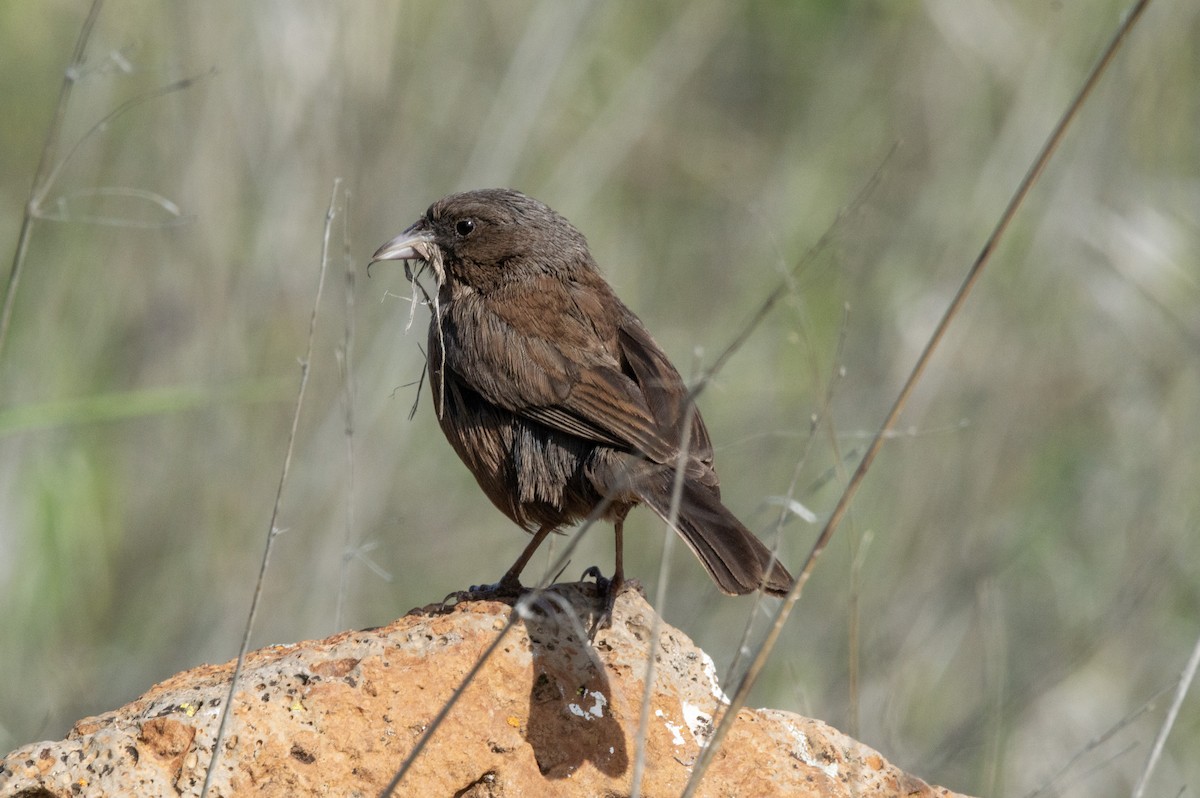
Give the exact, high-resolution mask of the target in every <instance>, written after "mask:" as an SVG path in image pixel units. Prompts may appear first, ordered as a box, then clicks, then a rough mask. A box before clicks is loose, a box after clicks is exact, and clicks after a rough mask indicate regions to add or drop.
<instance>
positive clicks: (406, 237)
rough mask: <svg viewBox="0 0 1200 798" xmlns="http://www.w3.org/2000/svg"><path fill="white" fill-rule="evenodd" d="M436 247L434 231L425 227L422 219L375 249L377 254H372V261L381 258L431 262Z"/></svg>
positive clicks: (374, 261)
mask: <svg viewBox="0 0 1200 798" xmlns="http://www.w3.org/2000/svg"><path fill="white" fill-rule="evenodd" d="M434 249H435V245H434V243H433V233H432V232H431V231H429V230H427V229H426V228H425V223H424V221H423V220H422V221H420V222H417V223H416V224H414V225H413V226H412V227H410V228H408V229H407V230H405V231H404V232H403V233H401V234H400V235H398V236H396V237H395V238H393V239H392V240H391V241H389V242H387V243H386V244H384V245H383V246H382V247H380V248H379V249H377V250H375V254H374V255H372V256H371V263H376V262H378V261H381V260H423V261H425V262H429V261H432V260H433V259H434V252H433V251H434Z"/></svg>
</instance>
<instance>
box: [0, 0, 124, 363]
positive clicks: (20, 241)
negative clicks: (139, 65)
mask: <svg viewBox="0 0 1200 798" xmlns="http://www.w3.org/2000/svg"><path fill="white" fill-rule="evenodd" d="M103 5H104V0H92V7H91V8H90V9H88V15H87V17H85V18H84V20H83V27H81V28H80V29H79V38H78V39H77V40H76V41H75V51H74V52H73V53H71V62H70V63H69V64H67V68H66V69H65V70H64V71H63V82H62V87H61V88H60V89H59V90H58V104H57V105H56V106H55V108H54V117H53V118H52V119H51V120H50V126H49V127H48V128H46V142H45V143H44V144H43V145H42V155H41V158H40V160H39V161H38V168H37V171H36V172H35V173H34V177H33V185H32V186H31V187H30V189H29V199H28V200H26V202H25V213H24V215H23V216H22V217H21V231H20V232H19V233H18V234H17V248H16V250H15V251H14V252H13V262H12V267H11V268H10V269H9V271H8V284H7V285H6V286H5V287H4V304H3V306H2V307H0V354H2V353H3V352H4V342H5V341H6V340H7V339H8V323H9V321H10V320H11V318H12V309H13V304H14V302H15V301H16V297H17V285H18V284H19V283H20V282H21V272H22V271H23V270H24V268H25V254H26V253H27V252H28V251H29V238H30V235H31V234H32V233H33V219H34V217H35V216H36V215H37V214H36V210H37V205H38V201H39V198H40V197H41V194H42V191H43V187H44V186H46V185H48V184H49V182H50V181H49V178H50V173H51V171H52V170H51V164H52V163H53V162H54V158H55V156H56V155H57V154H58V139H59V137H60V136H61V135H62V127H63V119H65V118H66V115H67V103H68V102H69V101H70V99H71V89H73V88H74V87H75V81H76V80H77V79H78V78H79V74H80V72H81V71H82V69H83V57H84V54H85V53H86V52H87V43H88V40H89V39H90V38H91V37H92V29H93V28H94V27H95V26H96V20H97V19H98V18H99V17H100V8H101V7H102V6H103Z"/></svg>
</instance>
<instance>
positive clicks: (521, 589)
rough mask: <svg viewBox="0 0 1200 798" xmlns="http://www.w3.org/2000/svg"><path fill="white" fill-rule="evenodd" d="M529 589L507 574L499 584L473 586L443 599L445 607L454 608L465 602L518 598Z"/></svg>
mask: <svg viewBox="0 0 1200 798" xmlns="http://www.w3.org/2000/svg"><path fill="white" fill-rule="evenodd" d="M528 590H529V588H527V587H525V586H524V585H522V584H521V580H519V579H517V578H516V577H510V576H509V575H508V574H505V575H504V577H503V578H502V579H501V580H500V581H499V582H493V583H492V584H490V585H471V586H470V587H468V588H467V589H466V590H456V591H454V592H453V593H451V594H450V595H448V596H446V598H444V599H442V604H443V606H453V605H455V604H461V603H462V602H464V601H497V600H503V599H510V598H517V597H518V596H520V595H521V594H522V593H526V592H528Z"/></svg>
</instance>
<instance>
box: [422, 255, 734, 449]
mask: <svg viewBox="0 0 1200 798" xmlns="http://www.w3.org/2000/svg"><path fill="white" fill-rule="evenodd" d="M606 302H617V300H616V298H615V297H614V296H612V294H611V292H607V291H605V290H604V289H601V288H596V287H594V286H580V285H578V284H573V285H567V284H564V283H563V282H562V281H561V280H558V279H552V278H549V277H547V278H545V279H542V280H539V281H538V285H537V288H536V290H529V288H528V286H526V288H525V290H523V291H522V301H521V302H520V303H519V307H520V313H521V318H520V324H519V325H518V324H516V323H515V322H516V321H517V320H516V319H514V318H513V313H514V312H515V310H514V308H516V307H518V305H517V304H515V303H512V302H504V301H501V300H498V299H496V298H491V299H489V300H486V301H484V300H481V299H478V298H460V299H458V300H456V302H455V303H454V308H453V310H452V311H451V312H449V313H447V314H446V316H445V317H444V321H443V325H444V326H443V330H442V331H441V336H442V340H443V341H444V343H445V354H446V366H447V367H448V368H449V369H450V370H452V371H453V372H454V373H455V374H456V375H457V376H458V378H460V379H462V380H464V381H465V382H466V383H467V384H468V385H469V386H470V387H471V388H473V389H474V390H475V391H477V392H478V393H479V394H480V395H481V396H483V397H484V398H485V399H487V400H488V401H490V402H492V403H493V404H496V405H499V406H501V407H504V408H505V409H507V410H511V411H513V412H515V413H518V414H520V415H522V416H524V417H526V418H530V419H533V420H536V421H539V422H541V423H543V424H545V425H546V426H548V427H551V428H553V429H556V430H558V431H560V432H564V433H566V434H568V435H575V436H578V437H580V438H584V439H587V440H593V441H596V442H598V443H604V444H608V445H610V446H614V447H617V448H622V449H628V450H629V451H633V452H639V453H643V454H645V455H646V456H647V457H649V458H650V459H651V460H654V461H656V462H660V463H666V462H670V461H671V460H672V459H673V458H675V457H677V456H678V452H679V439H680V437H681V435H680V432H681V430H682V421H683V418H684V413H683V408H684V407H685V406H686V401H687V390H686V388H685V387H684V386H683V381H682V380H681V379H680V377H679V373H678V372H677V371H676V370H675V369H674V367H673V366H671V364H670V361H669V360H668V359H667V357H666V355H665V354H663V352H662V350H661V349H659V348H658V345H657V344H656V343H655V342H654V340H653V339H652V338H651V337H650V335H649V333H648V332H646V330H645V328H644V327H643V326H642V325H641V323H640V322H638V321H637V319H636V317H634V316H633V314H632V313H629V311H628V310H626V309H625V308H624V307H623V306H620V305H619V304H618V307H619V308H620V310H621V312H622V315H621V317H620V318H619V319H618V320H617V321H616V322H611V323H610V326H611V327H612V329H611V330H604V329H597V326H596V324H595V323H594V320H595V319H596V318H597V317H598V316H597V313H596V310H597V308H596V307H592V306H595V305H602V304H603V303H606ZM608 312H609V314H610V315H611V313H612V309H611V307H610V308H609V310H608ZM601 317H603V314H601ZM518 327H519V329H518ZM465 331H471V332H470V334H471V339H470V340H464V339H463V335H464V333H465ZM437 334H438V333H437V331H436V330H431V332H430V340H431V344H434V343H435V342H434V336H435V335H437ZM440 348H441V347H440V346H439V347H438V349H440ZM434 365H435V367H436V366H437V364H434ZM693 418H694V421H693V426H692V435H691V440H690V442H689V445H688V449H689V451H690V452H692V454H693V456H694V457H697V458H699V459H701V460H708V459H711V445H710V443H709V440H708V433H707V432H706V431H705V429H704V424H703V422H701V421H700V420H699V415H698V414H693Z"/></svg>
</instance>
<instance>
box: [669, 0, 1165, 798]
mask: <svg viewBox="0 0 1200 798" xmlns="http://www.w3.org/2000/svg"><path fill="white" fill-rule="evenodd" d="M1149 4H1150V0H1137V2H1136V3H1134V5H1133V7H1132V8H1131V9H1130V11H1129V12H1128V13H1127V14H1126V16H1125V19H1124V20H1122V22H1121V24H1120V25H1119V26H1118V27H1117V30H1116V32H1115V33H1114V34H1113V36H1112V38H1111V39H1110V40H1109V42H1108V45H1107V46H1106V47H1105V49H1104V51H1103V52H1102V53H1101V55H1100V58H1099V59H1098V60H1097V61H1096V64H1095V65H1094V66H1093V67H1092V69H1091V71H1090V72H1089V73H1088V75H1087V77H1086V78H1085V80H1084V82H1083V85H1082V86H1081V87H1080V89H1079V91H1078V92H1077V93H1076V95H1075V97H1074V98H1073V99H1072V100H1071V102H1070V104H1069V105H1068V106H1067V109H1066V110H1065V111H1064V112H1063V113H1062V115H1061V116H1060V117H1059V120H1058V122H1057V123H1056V124H1055V126H1054V129H1053V130H1052V131H1051V133H1050V135H1049V137H1048V138H1047V139H1046V141H1045V143H1044V144H1043V145H1042V148H1041V150H1040V151H1039V152H1038V154H1037V156H1036V157H1035V158H1034V160H1033V164H1032V165H1031V166H1030V167H1029V169H1028V171H1026V173H1025V176H1024V177H1023V178H1022V179H1021V182H1020V183H1019V184H1018V185H1017V188H1016V191H1014V192H1013V194H1012V197H1011V198H1010V199H1009V201H1008V205H1007V206H1006V207H1005V208H1004V211H1003V213H1001V215H1000V219H999V221H997V223H996V226H995V227H994V228H993V229H992V232H991V234H990V235H989V236H988V238H987V240H986V241H985V242H984V245H983V248H982V249H981V250H980V252H979V255H978V256H976V258H975V261H974V262H973V263H972V264H971V267H970V269H968V271H967V275H966V277H965V279H964V280H963V282H962V285H961V286H960V287H959V289H958V292H957V293H956V294H955V295H954V299H953V300H951V302H950V305H949V306H948V307H947V308H946V312H945V313H944V314H943V315H942V318H941V320H940V321H939V322H938V324H937V327H936V328H935V329H934V331H933V334H932V335H931V336H930V337H929V341H928V342H927V343H926V344H925V348H924V350H922V352H921V355H920V357H918V358H917V362H916V364H915V365H914V366H913V368H912V371H911V372H910V373H909V375H908V379H907V380H906V381H905V383H904V386H903V387H902V388H901V389H900V393H899V395H897V397H896V401H895V402H894V403H893V404H892V409H891V410H890V411H889V412H888V414H887V416H886V417H885V418H884V420H883V424H882V425H881V426H880V428H879V431H878V432H877V433H875V437H874V438H873V439H872V440H871V445H870V446H869V447H867V451H866V453H865V454H864V455H863V459H862V461H861V462H859V464H858V468H857V469H856V470H855V472H854V476H853V477H851V479H850V482H849V484H847V485H846V489H845V490H844V491H843V492H842V495H841V498H840V499H838V503H837V505H836V506H835V507H834V509H833V512H832V513H831V515H830V517H829V520H828V521H827V522H826V524H825V528H824V529H823V530H822V531H821V534H820V535H819V536H818V537H817V540H816V542H815V543H814V544H813V547H812V551H811V552H809V555H808V559H807V560H805V562H804V567H803V568H801V570H800V572H799V573H798V574H797V576H796V583H795V584H794V585H793V586H792V590H791V592H790V593H789V594H788V596H787V598H786V599H784V600H783V602H782V603H781V604H780V606H779V610H778V612H777V613H776V615H775V622H774V625H773V626H772V627H771V629H770V630H769V631H768V633H767V636H766V638H765V639H764V641H763V644H762V647H761V648H760V649H759V651H758V653H757V654H756V655H755V657H754V659H753V660H752V661H751V663H750V667H749V668H748V669H747V671H746V673H745V675H744V676H743V677H742V679H741V681H740V682H739V684H738V687H737V690H736V691H735V692H734V695H733V698H732V700H731V702H730V705H729V707H728V708H727V709H726V711H725V714H724V715H723V716H722V718H721V722H720V723H719V724H718V725H717V728H716V730H715V732H714V733H713V736H712V738H711V739H710V740H709V742H708V744H707V745H706V746H705V747H704V749H703V750H702V751H701V752H700V756H699V757H698V758H697V760H696V764H695V767H694V769H693V770H692V776H691V778H690V779H689V780H688V784H687V788H686V789H685V790H684V792H683V797H682V798H691V796H694V795H695V794H696V790H697V789H698V788H699V786H700V781H701V779H703V777H704V773H705V771H706V770H707V769H708V766H709V765H710V764H711V763H712V759H713V756H714V755H715V754H716V752H717V750H719V748H720V744H721V742H722V741H723V740H724V739H725V735H726V734H728V733H729V730H730V729H731V728H732V727H733V723H734V721H735V720H736V718H737V713H738V710H740V709H741V708H742V707H743V706H745V703H746V698H747V697H748V696H749V694H750V689H751V688H752V687H753V686H754V684H755V682H756V681H758V677H759V675H760V674H761V673H762V669H763V667H764V666H765V665H766V661H767V658H768V657H769V656H770V654H771V652H772V651H773V650H774V648H775V644H776V642H778V640H779V635H780V632H781V631H782V630H783V625H784V623H785V622H786V621H787V618H788V614H789V613H791V611H792V608H793V607H794V606H795V605H796V602H797V601H798V600H799V598H800V594H801V592H802V591H803V590H804V585H805V583H806V582H807V581H808V579H809V577H810V576H812V572H813V568H814V566H815V564H816V561H817V559H818V558H819V557H820V556H821V553H822V552H823V551H824V550H825V547H826V546H828V545H829V541H830V539H831V538H832V537H833V534H834V532H836V531H837V528H838V526H840V524H841V522H842V519H843V518H845V516H846V513H847V511H848V510H849V509H850V503H851V502H852V501H853V500H854V497H855V496H856V495H857V494H858V489H859V488H860V487H862V483H863V480H864V478H865V477H866V475H867V472H868V471H869V470H870V468H871V465H872V464H873V463H874V462H875V458H876V457H877V456H878V455H879V451H880V449H882V448H883V443H884V441H885V440H886V439H887V437H888V436H889V434H890V432H891V430H892V428H893V427H894V426H895V424H896V420H897V419H898V418H899V417H900V413H901V411H903V409H904V407H905V406H906V405H907V404H908V399H909V397H910V396H911V395H912V392H913V390H914V389H915V388H916V385H917V383H918V382H919V381H920V379H921V377H922V376H923V375H924V373H925V369H926V368H927V367H928V365H929V362H930V361H931V360H932V359H933V354H934V352H935V351H937V348H938V345H939V344H941V342H942V339H943V338H944V337H945V335H946V330H947V329H949V327H950V324H951V322H953V321H954V319H955V318H956V317H957V316H958V314H959V312H960V311H961V310H962V307H963V305H964V304H966V301H967V297H968V296H970V294H971V291H972V289H974V287H975V284H976V283H977V282H978V281H979V278H980V276H981V275H982V274H983V269H984V267H985V266H986V265H987V264H988V263H989V262H990V261H991V257H992V254H993V253H994V252H995V250H996V246H997V244H998V243H999V242H1000V240H1001V238H1003V236H1004V234H1005V232H1007V230H1008V228H1009V226H1010V225H1011V224H1012V220H1013V218H1014V217H1015V216H1016V214H1017V211H1018V210H1019V209H1020V207H1021V205H1022V204H1024V202H1025V198H1026V197H1027V196H1028V195H1029V192H1030V190H1031V189H1032V188H1033V185H1034V184H1035V183H1036V182H1037V180H1038V178H1039V177H1041V174H1042V172H1043V171H1044V170H1045V168H1046V164H1047V163H1049V161H1050V158H1051V156H1053V155H1054V152H1055V151H1056V150H1057V149H1058V145H1059V144H1061V143H1062V140H1063V137H1064V136H1065V135H1066V131H1067V128H1068V127H1070V124H1071V122H1073V121H1074V120H1075V117H1076V116H1078V114H1079V109H1080V108H1081V107H1083V104H1084V102H1085V101H1086V100H1087V98H1088V97H1089V96H1090V95H1091V93H1092V90H1093V89H1094V88H1095V87H1096V84H1097V83H1099V81H1100V78H1101V76H1102V75H1103V74H1104V73H1105V72H1106V71H1107V69H1108V66H1109V64H1111V63H1112V59H1113V57H1114V56H1115V55H1116V53H1117V51H1118V50H1119V49H1120V47H1121V45H1122V44H1123V43H1124V41H1125V38H1126V36H1127V35H1128V34H1129V32H1130V31H1131V30H1132V29H1133V27H1134V25H1136V24H1137V21H1138V19H1140V18H1141V15H1142V12H1144V11H1145V10H1146V7H1147V6H1148V5H1149Z"/></svg>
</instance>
